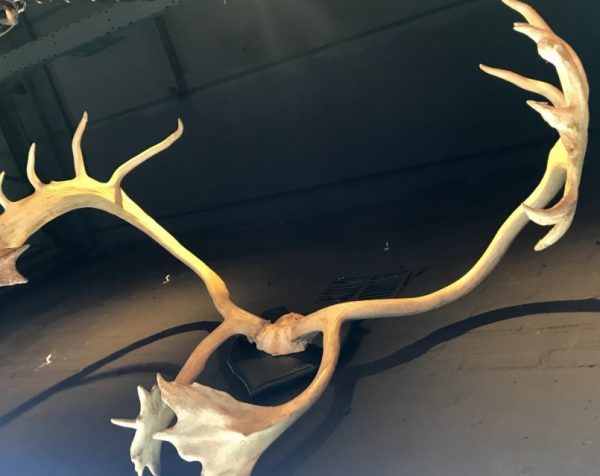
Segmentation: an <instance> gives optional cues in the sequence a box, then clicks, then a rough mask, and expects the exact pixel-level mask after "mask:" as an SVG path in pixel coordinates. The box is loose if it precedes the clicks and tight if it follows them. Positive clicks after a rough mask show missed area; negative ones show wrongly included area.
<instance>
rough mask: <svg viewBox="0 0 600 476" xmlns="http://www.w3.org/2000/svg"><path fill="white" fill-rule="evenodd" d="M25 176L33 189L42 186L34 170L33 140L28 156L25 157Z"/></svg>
mask: <svg viewBox="0 0 600 476" xmlns="http://www.w3.org/2000/svg"><path fill="white" fill-rule="evenodd" d="M27 178H28V179H29V183H31V185H33V188H34V189H35V190H39V189H40V188H42V187H43V186H44V184H43V183H42V181H41V180H40V179H39V177H38V176H37V173H36V172H35V142H34V143H32V144H31V147H30V148H29V156H28V158H27Z"/></svg>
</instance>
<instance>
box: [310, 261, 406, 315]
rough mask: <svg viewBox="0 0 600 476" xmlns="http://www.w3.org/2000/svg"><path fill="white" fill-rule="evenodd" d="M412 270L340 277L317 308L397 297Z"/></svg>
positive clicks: (319, 301) (318, 301)
mask: <svg viewBox="0 0 600 476" xmlns="http://www.w3.org/2000/svg"><path fill="white" fill-rule="evenodd" d="M410 275H411V272H410V271H409V270H407V269H401V270H400V271H398V272H396V273H385V274H377V275H375V276H360V277H339V278H337V279H336V280H335V281H334V282H333V283H331V284H330V285H329V286H328V287H327V288H326V289H325V290H324V291H323V292H322V293H321V296H319V298H318V299H317V301H316V303H315V305H316V307H317V308H321V307H324V306H330V305H332V304H338V303H341V302H347V301H364V300H366V299H383V298H395V297H398V296H399V295H400V293H401V292H402V289H404V287H405V286H406V284H407V283H408V280H409V278H410Z"/></svg>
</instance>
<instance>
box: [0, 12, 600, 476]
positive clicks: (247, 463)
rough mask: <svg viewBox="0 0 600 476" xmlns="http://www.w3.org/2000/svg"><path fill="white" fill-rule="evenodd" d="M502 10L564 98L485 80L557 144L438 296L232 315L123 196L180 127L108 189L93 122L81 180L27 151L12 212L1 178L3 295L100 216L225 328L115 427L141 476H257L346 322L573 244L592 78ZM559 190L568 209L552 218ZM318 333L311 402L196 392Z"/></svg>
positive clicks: (387, 313)
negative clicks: (196, 475)
mask: <svg viewBox="0 0 600 476" xmlns="http://www.w3.org/2000/svg"><path fill="white" fill-rule="evenodd" d="M503 2H504V3H505V4H506V5H508V6H509V7H510V8H512V9H513V10H516V11H517V12H519V13H520V14H521V15H523V17H525V19H526V20H527V23H516V24H515V30H517V31H518V32H520V33H523V34H525V35H527V36H529V37H530V38H531V39H533V40H534V41H535V42H536V44H537V46H538V51H539V54H540V55H541V56H542V58H544V59H546V60H547V61H549V62H551V63H552V64H553V65H554V66H555V68H556V70H557V72H558V76H559V79H560V83H561V87H562V90H561V89H558V88H556V87H555V86H553V85H551V84H548V83H545V82H542V81H537V80H534V79H530V78H526V77H524V76H521V75H518V74H516V73H513V72H510V71H506V70H501V69H497V68H491V67H488V66H483V65H482V66H481V68H482V69H483V71H485V72H486V73H489V74H491V75H493V76H496V77H498V78H501V79H504V80H506V81H509V82H511V83H513V84H515V85H517V86H519V87H521V88H523V89H525V90H527V91H530V92H533V93H536V94H539V95H541V96H543V97H545V98H546V99H548V101H550V102H551V103H552V105H549V104H547V103H542V102H536V101H528V104H529V105H530V106H531V107H532V108H533V109H534V110H536V111H537V112H538V113H540V114H541V116H542V117H543V119H544V120H545V121H546V122H548V124H550V126H552V127H553V128H555V129H556V130H557V131H558V134H559V140H558V141H557V143H556V144H555V145H554V147H553V148H552V150H551V151H550V154H549V157H548V163H547V167H546V171H545V173H544V175H543V177H542V179H541V181H540V183H539V184H538V186H537V187H536V188H535V190H534V191H533V192H532V193H531V195H530V196H529V197H528V198H527V199H526V200H525V201H524V203H523V204H521V205H520V206H519V207H517V209H516V210H515V211H513V213H512V214H511V215H510V216H509V217H508V219H507V220H506V221H505V222H504V223H503V224H502V226H501V227H500V229H499V230H498V232H497V233H496V235H495V236H494V238H493V239H492V241H491V243H490V244H489V246H488V248H487V249H486V250H485V252H484V253H483V255H482V256H481V257H480V258H479V260H478V261H477V262H476V263H475V265H474V266H473V267H472V268H471V269H470V270H469V271H468V272H467V273H466V274H465V275H464V276H462V277H461V278H459V279H458V280H456V281H455V282H453V283H451V284H449V285H448V286H446V287H444V288H442V289H439V290H437V291H435V292H433V293H430V294H427V295H424V296H419V297H414V298H403V299H382V300H370V301H360V302H347V303H342V304H337V305H334V306H329V307H326V308H323V309H320V310H318V311H316V312H314V313H313V314H311V315H308V316H301V315H299V314H293V313H291V314H288V315H286V316H283V317H282V318H280V319H279V320H278V321H277V322H275V323H270V322H267V321H265V320H263V319H261V318H259V317H257V316H255V315H253V314H251V313H249V312H247V311H245V310H243V309H241V308H240V307H238V306H236V305H235V304H234V303H233V302H232V301H231V299H230V296H229V292H228V290H227V287H226V286H225V283H224V282H223V280H222V279H221V278H220V277H219V276H218V275H217V274H216V273H215V272H214V271H213V270H212V269H210V268H209V267H208V266H207V265H206V264H205V263H204V262H202V261H201V260H200V259H199V258H197V257H196V256H195V255H194V254H192V253H191V252H190V251H188V250H187V249H185V248H184V247H183V246H182V245H181V244H180V243H179V242H178V241H177V240H176V239H175V238H174V237H173V236H172V235H170V234H169V233H168V232H167V231H166V230H165V229H163V228H162V227H161V226H160V225H159V224H158V223H156V222H155V221H154V220H153V219H152V218H151V217H149V216H148V215H147V214H146V213H144V212H143V210H142V209H141V208H140V207H138V206H137V205H136V204H135V203H134V202H132V201H131V200H130V199H129V197H127V195H126V194H125V193H124V192H123V191H122V188H121V182H122V180H123V178H124V177H125V176H126V175H127V174H128V173H129V172H130V171H131V170H133V169H134V168H135V167H137V166H138V165H139V164H141V163H142V162H144V161H145V160H146V159H148V158H149V157H151V156H153V155H155V154H156V153H158V152H160V151H162V150H164V149H165V148H166V147H168V146H169V145H170V144H171V143H173V142H174V141H175V140H176V139H177V138H179V136H180V135H181V132H182V126H181V122H180V123H179V127H178V129H177V131H176V132H175V133H173V134H172V135H171V136H169V137H168V138H166V139H165V140H164V141H162V142H160V143H159V144H157V145H155V146H153V147H151V148H150V149H148V150H147V151H145V152H142V153H141V154H139V155H138V156H136V157H134V158H133V159H131V160H130V161H128V162H127V163H126V164H124V165H122V166H121V167H119V168H118V169H117V170H116V171H115V173H114V174H113V176H112V178H111V179H110V180H109V181H108V182H106V183H101V182H98V181H96V180H94V179H92V178H90V177H89V176H88V174H87V172H86V170H85V164H84V161H83V155H82V153H81V137H82V134H83V131H84V129H85V124H86V122H87V116H86V115H84V117H83V119H82V121H81V123H80V125H79V127H78V128H77V131H76V133H75V137H74V138H73V157H74V161H75V171H76V175H75V178H74V179H72V180H67V181H64V182H58V183H54V182H52V183H50V184H43V183H42V182H41V181H40V180H39V179H38V177H37V176H36V174H35V145H33V146H32V148H31V149H30V153H29V162H28V165H27V175H28V177H29V180H30V182H31V184H32V185H33V187H34V193H33V194H32V195H31V196H29V197H26V198H24V199H23V200H20V201H18V202H12V201H10V200H9V199H8V198H6V197H5V196H4V194H2V193H1V182H2V178H3V175H2V174H0V205H2V206H3V207H4V208H5V212H4V213H3V214H2V215H0V284H16V283H17V282H22V281H23V279H22V277H21V276H20V275H18V273H17V272H16V269H15V266H14V264H15V261H16V259H17V257H18V256H19V254H20V253H22V251H24V249H25V247H26V244H25V241H26V239H27V237H28V236H30V235H31V234H32V233H34V232H35V231H37V230H38V229H39V228H40V227H41V226H43V225H44V224H45V223H47V222H48V221H50V220H52V219H54V218H55V217H57V216H59V215H61V214H63V213H66V212H68V211H70V210H74V209H76V208H84V207H93V208H98V209H100V210H104V211H107V212H108V213H112V214H114V215H116V216H118V217H120V218H122V219H124V220H125V221H127V222H129V223H131V224H132V225H134V226H136V227H137V228H139V229H140V230H142V231H144V232H145V233H146V234H148V235H149V236H151V237H152V238H153V239H154V240H156V241H157V242H158V243H159V244H160V245H161V246H163V247H164V248H165V249H167V250H168V251H169V252H171V253H172V254H173V255H174V256H175V257H177V258H178V259H179V260H181V261H182V262H183V263H185V264H186V265H187V266H189V267H190V268H191V269H192V270H193V271H194V272H196V274H197V275H198V276H199V277H200V278H201V279H202V280H203V281H204V283H205V284H206V287H207V289H208V292H209V294H210V296H211V298H212V300H213V302H214V304H215V307H216V308H217V310H218V311H219V313H220V314H221V315H222V316H223V319H224V322H223V323H222V324H221V325H220V326H219V327H218V328H217V329H216V330H215V331H214V332H212V333H211V334H209V335H208V336H207V337H206V338H205V339H204V340H203V341H202V342H200V344H199V345H198V347H197V348H196V349H195V350H194V352H193V353H192V355H191V356H190V358H189V359H188V361H187V362H186V363H185V365H184V366H183V368H182V370H181V371H180V373H179V374H178V376H177V377H176V379H175V382H171V383H170V382H166V381H164V380H163V379H162V378H160V377H159V378H158V384H157V386H155V387H154V388H153V389H152V390H151V392H146V391H145V390H143V389H139V390H138V393H139V397H140V407H141V410H140V416H139V417H138V418H137V419H136V420H120V419H115V420H113V422H114V423H115V424H117V425H121V426H125V427H127V428H133V429H135V430H136V434H135V437H134V440H133V443H132V446H131V459H132V461H133V462H134V465H135V468H136V471H137V472H138V475H140V476H141V475H142V474H143V472H144V469H145V468H148V469H149V470H150V472H151V473H152V474H154V475H157V474H158V473H159V471H160V458H159V457H160V455H159V452H160V442H161V441H168V442H170V443H172V444H173V445H175V447H176V448H177V450H178V452H179V454H180V455H181V456H182V457H183V458H184V459H186V460H188V461H199V462H201V463H202V464H203V474H204V475H205V476H216V475H219V476H226V475H229V476H245V475H249V474H250V472H251V471H252V468H253V466H254V464H255V462H256V460H257V459H258V458H259V456H260V454H261V453H262V452H263V451H264V450H265V449H266V448H267V447H268V446H269V444H270V443H271V442H272V441H273V440H274V439H275V438H277V437H278V436H279V435H280V434H281V433H282V432H283V431H284V430H285V429H286V428H288V427H289V426H290V425H291V424H292V423H293V422H294V421H296V419H297V418H298V417H299V416H300V415H302V414H303V413H304V412H305V411H306V410H307V409H308V408H309V407H310V406H311V405H312V404H313V403H314V402H315V401H316V399H317V398H319V396H320V395H321V394H322V392H323V391H324V389H325V388H326V386H327V384H328V382H329V380H330V379H331V376H332V375H333V372H334V369H335V365H336V362H337V359H338V355H339V349H340V328H341V326H342V324H343V323H344V321H346V320H352V319H365V318H380V317H400V316H407V315H414V314H418V313H422V312H426V311H429V310H432V309H435V308H438V307H440V306H443V305H445V304H447V303H449V302H452V301H455V300H456V299H459V298H460V297H462V296H464V295H465V294H467V293H469V292H470V291H471V290H472V289H474V288H475V287H476V286H478V285H479V284H480V283H481V282H482V281H483V280H484V279H485V278H486V277H487V276H488V275H489V274H490V273H491V271H492V270H493V269H494V268H495V266H496V265H497V264H498V262H499V261H500V259H501V258H502V256H504V254H505V253H506V251H507V250H508V248H509V246H510V245H511V243H512V242H513V240H514V239H515V238H516V236H517V235H518V234H519V233H520V232H521V230H522V229H523V228H524V227H525V225H527V223H529V221H533V222H535V223H538V224H540V225H545V226H552V229H551V230H550V231H549V232H548V233H547V234H546V236H545V237H544V238H542V240H540V241H539V242H538V243H537V245H536V247H535V249H536V250H543V249H545V248H547V247H549V246H551V245H552V244H554V243H556V241H558V240H559V239H560V238H561V237H562V236H563V235H564V234H565V232H566V231H567V229H568V228H569V226H570V224H571V222H572V220H573V216H574V213H575V209H576V205H577V193H578V187H579V182H580V179H581V169H582V165H583V159H584V156H585V151H586V146H587V129H588V122H589V112H588V95H589V89H588V83H587V79H586V75H585V72H584V70H583V66H582V65H581V61H580V60H579V58H578V57H577V55H576V54H575V52H574V51H573V49H572V48H571V47H570V46H569V45H568V44H567V43H566V42H565V41H564V40H562V39H561V38H559V37H558V36H557V35H556V34H555V33H554V32H553V31H552V30H551V29H550V27H549V26H548V25H547V23H546V22H545V21H544V20H543V19H542V18H541V16H540V15H539V14H538V13H537V12H536V11H535V10H534V9H533V8H531V7H530V6H529V5H527V4H525V3H523V2H521V1H519V0H503ZM563 187H564V192H563V195H562V198H561V199H560V201H559V202H558V203H557V204H556V205H554V206H553V207H550V208H547V209H546V208H545V207H546V206H547V205H548V203H550V201H551V200H552V199H553V198H554V197H555V196H556V195H557V194H558V193H559V192H560V191H561V189H562V188H563ZM316 333H323V337H324V339H323V341H324V344H323V349H324V351H323V358H322V361H321V365H320V368H319V371H318V373H317V376H316V377H315V379H314V380H313V382H312V383H311V384H310V385H309V386H308V388H307V389H306V390H305V391H304V392H303V393H301V394H300V395H299V396H297V397H296V398H294V399H292V400H290V401H289V402H287V403H285V404H283V405H279V406H276V407H260V406H255V405H249V404H245V403H241V402H238V401H236V400H235V399H233V398H232V397H231V396H229V395H227V394H224V393H223V392H219V391H217V390H214V389H211V388H209V387H206V386H202V385H198V384H195V383H193V382H194V380H195V379H196V378H197V376H198V375H199V374H200V373H201V372H202V370H203V368H204V366H205V364H206V361H207V359H208V358H209V357H210V355H211V354H212V353H214V352H215V350H216V349H217V348H218V347H219V346H220V345H221V344H222V343H223V342H224V341H225V340H226V339H228V338H229V337H231V336H233V335H236V334H242V335H245V336H246V337H248V338H249V339H250V340H252V341H254V342H256V344H257V347H258V348H259V349H261V350H263V351H265V352H267V353H269V354H272V355H283V354H289V353H292V352H299V351H302V350H303V349H304V348H305V346H306V343H307V342H308V341H309V340H310V339H311V338H312V337H313V336H314V335H315V334H316ZM174 415H177V418H178V421H177V424H176V425H175V426H174V427H172V428H169V429H167V426H168V425H169V422H170V421H171V420H172V418H173V416H174Z"/></svg>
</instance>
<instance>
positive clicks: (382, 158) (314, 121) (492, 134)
mask: <svg viewBox="0 0 600 476" xmlns="http://www.w3.org/2000/svg"><path fill="white" fill-rule="evenodd" d="M532 4H533V5H534V6H535V7H537V8H538V9H539V11H540V12H541V13H542V14H543V15H544V16H545V17H546V19H547V20H548V21H549V23H550V24H551V25H552V26H553V27H554V28H555V30H556V31H557V32H558V33H559V34H560V35H562V36H564V37H565V38H566V39H567V40H568V41H570V42H571V43H572V45H573V46H574V47H575V49H576V50H577V51H578V52H579V54H580V56H581V57H582V59H583V61H584V63H585V65H586V67H587V69H588V73H589V76H590V79H591V84H592V92H593V90H594V84H595V78H596V76H597V74H596V71H598V68H599V64H598V61H599V60H598V55H597V54H596V51H595V50H596V48H595V46H596V45H595V42H596V40H597V37H598V34H597V28H596V25H597V20H598V19H599V18H600V6H598V4H597V3H596V2H590V1H589V0H575V1H569V2H564V1H562V0H546V1H544V2H541V1H536V2H532ZM43 8H48V7H47V6H45V7H42V6H38V7H34V6H32V7H31V8H30V12H29V15H30V19H31V29H32V31H34V33H35V35H37V36H43V35H44V34H46V33H49V32H51V31H53V30H55V29H56V28H59V27H60V26H61V25H63V24H64V23H65V22H68V21H72V20H74V19H75V18H76V17H77V16H78V15H79V16H84V15H93V9H94V8H98V7H97V6H93V5H85V6H84V5H74V6H63V7H60V8H59V9H56V10H43ZM164 20H165V23H166V25H167V27H168V30H169V32H170V36H171V39H172V43H173V46H174V49H175V51H176V53H177V56H178V60H179V61H180V63H181V67H182V71H183V74H184V76H183V79H184V81H185V83H186V87H187V88H188V91H187V93H185V94H181V95H178V94H176V93H177V91H176V90H175V87H176V78H175V76H174V75H173V71H172V70H171V68H170V65H169V61H168V57H167V55H166V53H165V48H164V44H163V43H162V42H161V36H160V34H159V30H158V29H157V27H156V22H155V19H151V20H146V21H143V22H140V23H137V24H135V25H133V26H131V27H130V28H128V29H126V30H121V31H119V32H116V33H114V34H112V35H111V36H109V37H105V38H103V39H99V40H98V41H97V42H96V43H95V45H87V46H86V45H84V46H82V47H81V48H80V49H78V50H76V51H74V52H72V53H71V54H68V55H64V56H62V57H60V58H58V59H56V60H54V61H52V62H51V63H49V64H48V65H47V68H46V70H43V69H42V68H36V69H35V70H33V71H30V72H29V73H27V74H26V75H25V77H24V78H25V80H26V81H29V87H28V88H26V90H25V93H23V92H22V91H21V93H18V91H19V90H18V88H17V89H15V88H16V85H18V83H19V81H23V80H24V79H23V78H15V80H14V81H12V82H11V85H12V90H13V93H11V94H12V100H13V103H14V106H15V112H16V113H17V114H18V116H19V120H20V121H21V122H22V124H23V127H24V130H25V131H26V136H27V137H28V138H29V139H30V140H36V141H37V142H38V143H39V154H38V156H39V159H38V161H39V163H40V166H39V167H40V174H41V175H42V176H43V177H45V178H47V179H50V178H55V179H56V178H57V177H56V175H57V174H58V175H59V176H62V174H64V173H65V170H69V160H70V150H69V148H70V134H71V131H72V129H73V128H74V127H75V125H76V123H77V121H78V119H79V116H80V114H81V112H82V111H83V110H84V109H86V110H88V111H89V113H90V116H91V122H90V127H89V130H88V133H87V135H86V137H85V139H84V147H85V150H86V152H87V162H88V169H89V171H90V172H91V174H92V175H93V176H95V177H98V178H108V177H109V175H110V173H111V172H112V170H114V169H115V168H116V167H117V166H118V165H119V164H120V163H122V162H123V161H124V160H126V159H127V158H128V157H130V156H132V155H134V154H135V153H137V152H138V151H140V150H141V149H143V148H145V147H148V146H149V145H151V144H152V143H154V142H157V141H159V140H161V139H162V138H163V137H164V136H165V135H167V134H168V133H170V132H171V131H172V130H173V129H174V128H175V125H176V118H177V117H181V118H182V119H183V120H184V122H185V125H186V132H185V134H184V136H183V138H182V139H181V140H180V141H179V142H178V143H177V144H176V145H174V146H173V147H172V149H170V150H169V151H168V152H166V153H163V154H161V156H159V157H156V158H155V159H153V160H151V161H150V162H149V163H147V164H145V165H144V166H143V167H140V169H139V170H137V171H136V172H135V173H134V174H132V176H131V177H130V178H128V179H127V181H126V182H125V184H124V187H125V189H126V190H127V192H128V194H129V195H130V196H131V197H133V198H134V199H135V200H136V201H137V202H138V203H139V204H140V205H142V206H143V207H145V208H146V209H148V211H149V212H150V213H151V214H152V215H153V216H155V217H159V218H160V219H161V221H163V222H164V223H166V224H167V225H168V226H169V227H170V228H171V229H172V230H173V231H176V232H177V231H185V230H188V229H194V228H202V227H207V228H208V227H215V226H240V225H241V226H254V225H260V224H263V223H273V222H278V221H286V220H292V219H294V218H297V217H302V216H311V215H319V214H325V213H328V212H330V211H335V210H339V209H343V208H353V207H360V206H364V205H369V204H373V203H377V202H384V201H392V200H397V199H400V198H403V197H405V196H406V194H407V193H409V194H414V196H417V197H418V194H419V193H421V192H422V191H423V190H426V189H427V190H428V191H429V192H430V191H431V188H430V187H431V186H432V185H434V184H436V183H440V184H444V183H448V182H451V181H456V180H474V181H485V180H487V179H488V178H490V177H493V176H494V175H497V174H499V173H503V174H505V173H506V171H510V170H514V173H515V174H519V173H520V172H519V171H520V170H522V168H523V167H529V168H532V167H533V168H534V169H535V168H536V167H539V170H540V171H541V170H542V168H543V166H544V163H545V155H546V151H547V150H548V149H549V147H550V146H551V143H552V141H553V140H554V137H555V134H554V131H553V130H552V129H550V128H549V127H548V126H546V124H544V123H543V121H542V120H541V119H540V118H539V117H538V116H537V114H536V113H535V112H533V111H531V110H529V109H528V108H527V107H526V106H525V104H524V100H525V99H529V98H531V97H532V95H531V94H529V93H524V92H521V91H519V90H517V89H515V88H514V87H512V86H510V85H508V84H504V83H502V82H501V81H499V80H497V79H494V78H490V77H486V76H485V75H484V74H483V73H481V72H480V71H479V69H478V68H477V65H478V63H480V62H485V63H488V64H491V65H494V66H499V67H506V68H508V69H512V70H514V71H518V72H520V73H522V74H525V75H528V76H532V77H536V78H539V79H545V80H548V81H552V82H556V80H555V77H556V75H555V73H554V72H553V70H552V68H551V67H549V65H547V64H545V63H544V61H543V60H541V59H540V58H539V57H538V56H537V54H536V51H535V46H534V45H533V43H532V42H531V41H530V40H529V39H527V38H525V37H523V36H521V35H519V34H517V33H515V32H512V31H511V24H512V22H513V21H518V20H520V18H519V17H518V15H517V14H516V13H515V12H513V11H511V10H509V9H507V8H506V7H505V6H504V5H503V4H502V3H501V2H500V1H484V0H479V1H458V2H456V1H455V2H451V1H447V0H446V1H441V0H438V1H433V0H428V1H417V0H413V1H401V2H399V1H383V0H379V1H372V0H369V1H368V2H367V1H365V0H336V1H324V0H313V1H308V0H303V1H300V0H294V1H286V2H281V1H279V0H244V1H237V0H235V1H234V0H227V2H225V4H224V3H223V2H222V1H221V0H219V1H212V0H211V1H192V0H188V1H186V2H183V4H182V5H181V6H179V7H177V8H175V9H172V10H170V11H168V12H167V13H166V14H165V16H164ZM16 35H17V33H16V34H15V39H14V41H17V36H16ZM48 78H51V79H52V81H54V83H55V86H56V88H55V91H52V90H51V88H50V85H49V83H48ZM32 88H33V89H34V90H35V91H37V96H36V97H33V96H32V94H31V91H32ZM15 91H16V92H15ZM180 92H181V91H180ZM34 103H35V104H34ZM59 106H62V107H63V109H64V111H63V114H62V115H61V111H60V107H59ZM593 106H594V96H593V95H592V111H593V109H594V108H593ZM40 115H41V116H42V118H43V116H45V121H46V123H49V124H50V130H48V124H46V127H44V124H43V122H44V121H42V120H41V119H40ZM65 119H66V120H65ZM593 125H594V122H592V126H593ZM45 157H46V158H45ZM24 159H25V157H20V158H19V160H24ZM6 160H8V159H6ZM61 169H62V170H61ZM457 193H460V190H458V189H457ZM83 216H84V218H85V221H86V223H87V227H88V229H89V230H91V231H92V232H93V233H96V234H97V233H100V232H102V231H104V232H105V233H104V237H103V238H102V239H103V240H108V241H110V240H121V239H129V238H131V237H132V236H137V235H134V234H132V233H130V232H129V231H127V232H125V231H121V230H120V229H118V230H117V231H115V227H119V226H120V224H119V223H118V222H117V221H115V220H114V219H113V218H111V217H106V216H104V215H102V214H100V213H87V214H84V215H83ZM60 223H61V226H62V229H61V236H62V237H63V238H69V237H73V236H84V235H83V230H84V228H83V227H82V226H80V224H78V223H76V222H75V219H70V218H69V219H65V220H63V221H61V222H60ZM109 230H110V233H108V231H109Z"/></svg>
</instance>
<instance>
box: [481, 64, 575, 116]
mask: <svg viewBox="0 0 600 476" xmlns="http://www.w3.org/2000/svg"><path fill="white" fill-rule="evenodd" d="M479 67H480V68H481V70H482V71H484V72H485V73H487V74H489V75H490V76H495V77H496V78H499V79H503V80H504V81H507V82H509V83H511V84H514V85H515V86H517V87H519V88H521V89H524V90H525V91H529V92H532V93H536V94H539V95H540V96H544V97H545V98H546V99H548V100H549V101H550V102H551V103H552V104H554V105H555V106H559V107H560V106H564V105H565V96H564V94H563V93H562V91H561V90H560V89H558V88H557V87H556V86H554V85H552V84H549V83H546V82H544V81H538V80H537V79H531V78H526V77H525V76H521V75H520V74H517V73H513V72H512V71H507V70H505V69H499V68H492V67H491V66H486V65H484V64H480V65H479Z"/></svg>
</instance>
